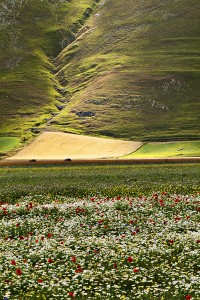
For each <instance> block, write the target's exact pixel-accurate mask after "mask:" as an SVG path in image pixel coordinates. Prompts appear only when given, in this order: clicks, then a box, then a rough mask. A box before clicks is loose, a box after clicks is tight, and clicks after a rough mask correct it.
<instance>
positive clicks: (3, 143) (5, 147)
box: [0, 137, 20, 155]
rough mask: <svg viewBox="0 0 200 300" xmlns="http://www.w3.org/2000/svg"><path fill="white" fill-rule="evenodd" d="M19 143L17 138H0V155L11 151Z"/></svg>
mask: <svg viewBox="0 0 200 300" xmlns="http://www.w3.org/2000/svg"><path fill="white" fill-rule="evenodd" d="M19 143H20V139H19V138H17V137H0V155H1V153H6V152H9V151H11V150H13V149H14V148H15V147H17V146H18V145H19Z"/></svg>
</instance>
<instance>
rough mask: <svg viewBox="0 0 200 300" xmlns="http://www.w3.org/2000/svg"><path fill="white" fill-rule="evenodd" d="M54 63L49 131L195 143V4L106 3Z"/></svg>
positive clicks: (194, 0) (199, 26)
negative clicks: (55, 110)
mask: <svg viewBox="0 0 200 300" xmlns="http://www.w3.org/2000/svg"><path fill="white" fill-rule="evenodd" d="M100 4H101V5H100V6H99V8H98V10H97V11H96V13H95V14H94V15H93V16H92V18H90V20H89V21H88V22H87V23H86V26H85V27H84V29H82V32H81V33H82V34H80V36H79V37H78V39H77V40H76V41H74V42H73V43H72V44H71V45H70V46H68V47H67V48H66V49H65V50H64V51H62V53H61V54H60V55H59V56H58V59H57V63H58V65H61V69H60V72H58V74H57V78H58V79H60V80H61V81H66V84H64V86H65V88H66V90H65V93H64V97H66V98H67V99H68V100H69V103H68V105H66V108H65V109H64V110H63V111H62V112H61V113H60V114H59V115H58V116H57V117H56V118H55V119H54V122H55V123H57V125H56V126H55V125H54V127H55V128H61V129H65V130H69V131H70V130H76V131H77V132H80V133H82V132H83V133H86V134H94V133H95V134H100V135H109V136H113V137H122V138H132V139H136V138H137V139H143V140H147V139H164V140H165V139H172V138H173V139H182V138H184V139H191V138H199V137H200V122H199V111H200V89H199V86H200V76H199V75H200V56H199V50H200V35H199V31H200V2H199V1H198V0H191V1H186V0H179V1H174V0H163V1H160V0H143V1H138V0H126V1H121V0H107V1H101V3H100Z"/></svg>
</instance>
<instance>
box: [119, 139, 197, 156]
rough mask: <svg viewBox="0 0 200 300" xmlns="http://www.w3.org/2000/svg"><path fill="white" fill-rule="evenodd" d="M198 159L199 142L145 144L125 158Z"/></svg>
mask: <svg viewBox="0 0 200 300" xmlns="http://www.w3.org/2000/svg"><path fill="white" fill-rule="evenodd" d="M180 156H182V157H188V156H189V157H198V156H200V141H195V142H194V141H191V142H189V141H187V142H169V143H150V142H149V143H146V144H144V145H143V146H142V147H141V148H139V149H138V150H137V151H135V152H133V153H131V154H129V155H126V156H124V157H125V158H161V157H180Z"/></svg>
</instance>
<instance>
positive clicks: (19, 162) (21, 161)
mask: <svg viewBox="0 0 200 300" xmlns="http://www.w3.org/2000/svg"><path fill="white" fill-rule="evenodd" d="M166 163H170V164H171V163H200V157H182V158H176V157H173V158H149V159H148V158H146V159H74V160H71V161H64V160H59V159H57V160H49V159H47V160H45V159H43V160H36V161H29V160H27V159H18V160H17V159H14V160H12V159H9V160H2V161H0V167H1V166H38V165H41V166H42V165H92V164H166Z"/></svg>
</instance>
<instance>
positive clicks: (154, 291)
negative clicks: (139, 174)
mask: <svg viewBox="0 0 200 300" xmlns="http://www.w3.org/2000/svg"><path fill="white" fill-rule="evenodd" d="M0 204H1V205H0V228H1V231H0V299H4V300H6V299H9V300H11V299H16V300H19V299H20V300H23V299H41V300H42V299H44V300H45V299H48V300H51V299H60V300H64V299H81V300H82V299H83V300H84V299H105V300H109V299H113V300H115V299H131V300H132V299H136V300H140V299H152V300H154V299H155V300H169V299H170V300H173V299H174V300H182V299H186V300H189V299H192V300H195V299H196V300H197V299H200V278H199V271H200V194H198V193H196V194H193V195H185V196H184V195H179V194H168V193H167V192H162V193H154V194H151V195H150V196H138V197H120V196H118V197H114V198H112V197H109V198H108V197H103V196H102V197H100V196H98V197H89V196H87V197H84V198H72V197H66V196H57V197H53V196H42V195H38V196H37V195H35V196H30V195H29V196H24V197H21V198H20V199H19V200H18V201H17V202H16V203H15V204H11V203H5V202H4V201H2V202H1V203H0Z"/></svg>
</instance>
